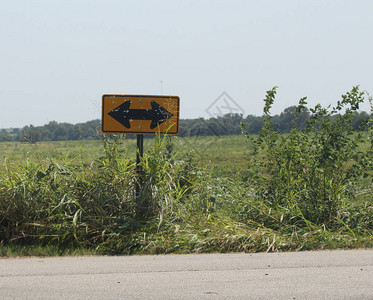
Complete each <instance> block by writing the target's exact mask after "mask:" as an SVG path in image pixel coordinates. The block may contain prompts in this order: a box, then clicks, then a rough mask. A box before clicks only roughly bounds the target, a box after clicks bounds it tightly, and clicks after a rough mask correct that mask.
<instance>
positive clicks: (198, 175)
mask: <svg viewBox="0 0 373 300" xmlns="http://www.w3.org/2000/svg"><path fill="white" fill-rule="evenodd" d="M170 141H172V147H173V150H172V152H173V153H174V157H173V158H172V159H171V160H175V161H188V159H189V160H190V157H193V158H192V161H193V162H190V165H188V166H185V165H184V166H183V168H184V170H177V169H176V168H179V167H175V166H176V164H175V165H173V166H169V165H167V163H166V164H165V162H166V161H167V160H165V158H164V157H158V160H159V161H158V163H159V166H158V167H160V168H158V171H159V172H160V173H162V174H163V175H164V174H168V175H169V174H171V176H172V177H173V180H179V182H181V181H182V180H188V181H189V183H188V184H187V187H184V189H183V188H180V187H178V188H177V187H175V186H173V185H172V184H173V183H172V184H171V183H170V182H167V180H165V179H164V177H162V178H159V179H158V180H160V181H162V182H163V183H162V184H159V183H158V184H156V186H157V188H158V189H159V190H158V192H159V193H160V194H158V195H154V193H155V192H154V191H153V201H155V202H156V203H157V204H156V206H157V209H156V211H157V214H155V215H153V216H146V217H145V219H143V220H139V219H138V217H136V216H130V215H131V212H133V211H135V210H136V208H134V207H132V206H131V205H130V204H128V202H129V201H130V200H129V198H131V196H129V197H127V198H126V197H123V196H118V195H120V194H128V187H129V186H132V190H133V180H134V179H133V178H132V179H131V178H130V177H131V176H132V177H135V173H134V171H133V169H134V167H133V162H134V159H135V153H136V150H135V144H136V141H135V140H133V139H125V138H121V139H119V140H118V141H116V142H115V143H114V144H115V147H116V149H115V150H113V148H111V150H110V151H112V152H116V153H117V157H116V158H115V159H117V160H118V161H117V162H121V163H123V162H126V163H125V166H124V165H123V164H121V165H119V166H118V165H117V166H116V167H112V166H110V167H109V166H108V163H109V160H110V159H108V157H107V154H108V153H105V147H104V145H103V142H102V141H69V142H41V143H37V144H27V143H1V144H0V152H1V153H2V154H3V157H4V161H3V164H2V165H1V167H0V168H1V172H2V175H3V176H2V181H0V182H1V190H0V191H1V192H2V198H1V201H2V202H3V205H2V212H3V213H4V211H6V212H7V213H9V207H5V206H4V203H7V202H8V201H7V200H10V201H12V202H16V201H20V202H19V203H18V204H17V207H13V209H14V211H13V213H14V214H19V213H22V214H26V213H25V212H23V211H22V210H23V209H29V210H30V209H31V210H35V212H34V213H33V214H31V215H30V216H24V218H25V219H26V220H24V221H23V222H24V223H25V224H21V223H22V220H21V219H22V218H20V221H19V223H18V224H17V225H16V224H13V225H12V226H16V227H17V230H15V232H14V236H13V237H12V238H10V239H8V241H7V242H6V241H5V238H4V237H3V241H2V243H1V246H0V249H1V250H0V254H1V255H20V254H21V255H59V254H66V255H74V254H82V253H83V254H84V253H86V254H94V253H101V254H103V253H106V254H107V253H116V254H117V253H126V254H129V253H171V252H175V253H189V252H227V251H247V252H254V251H285V250H301V249H320V248H338V247H366V246H367V247H370V246H372V245H373V239H372V236H371V233H372V230H371V229H370V230H368V229H369V228H365V229H361V228H360V227H359V226H361V224H360V223H359V224H358V225H357V227H356V228H354V229H351V228H350V227H349V226H348V225H347V224H346V226H345V225H343V224H342V223H340V224H339V225H340V226H337V227H336V228H337V229H336V228H327V227H325V224H320V225H318V224H316V223H312V222H304V224H303V225H301V224H299V223H300V219H301V218H300V217H299V215H298V216H296V215H292V213H294V212H291V211H290V210H289V209H288V208H287V209H276V208H275V207H270V205H269V204H268V203H266V202H258V200H255V197H253V195H252V188H253V187H252V186H250V185H248V184H247V182H246V180H245V178H246V176H247V174H246V173H247V171H246V169H247V166H248V162H249V160H250V158H251V157H252V156H253V151H252V150H253V146H252V145H251V144H250V143H248V141H247V140H246V139H245V137H244V136H222V137H196V138H185V139H180V138H177V137H172V138H171V139H170V140H169V139H168V138H167V139H165V140H164V141H163V145H161V146H159V145H158V146H159V147H158V146H157V143H156V139H155V138H151V139H146V140H145V151H149V157H148V159H151V157H152V156H157V154H155V152H154V150H155V151H156V152H157V151H158V152H161V151H164V150H165V148H166V144H167V143H169V142H170ZM158 142H159V141H158ZM111 146H112V145H111ZM157 147H158V148H157ZM363 147H366V145H363ZM112 159H113V158H112ZM155 159H157V158H155ZM25 161H28V163H25ZM103 162H106V164H107V165H106V167H107V168H106V167H105V169H102V168H100V167H97V166H96V167H94V165H96V164H100V163H101V164H102V163H103ZM147 163H148V164H150V163H151V162H149V161H148V162H147ZM162 163H163V165H162ZM54 164H56V165H57V166H59V167H60V169H58V167H56V165H54ZM51 165H54V169H53V170H54V171H53V172H54V178H53V179H52V178H51V179H48V180H44V179H40V178H39V179H35V178H37V177H38V176H39V175H40V174H44V173H41V172H46V170H48V168H49V167H50V166H51ZM101 167H102V165H101ZM112 168H114V169H112ZM164 168H168V170H167V171H164ZM188 168H190V169H192V170H193V172H190V170H189V171H187V169H188ZM67 169H68V170H67ZM129 169H130V170H129ZM162 169H163V171H162ZM131 170H132V171H131ZM9 172H10V173H9ZM69 172H71V173H69ZM121 172H122V174H121ZM131 172H132V173H131ZM150 172H152V171H151V170H150ZM183 172H185V173H183ZM187 172H190V173H191V174H192V175H190V174H189V175H188V174H186V173H187ZM67 173H68V174H70V175H66V174H67ZM73 173H74V174H73ZM4 174H10V175H8V176H9V177H8V178H6V176H4ZM38 174H39V175H38ZM126 174H127V175H126ZM148 175H149V174H148ZM163 175H162V176H163ZM43 176H44V175H43ZM103 176H107V178H103ZM150 176H153V177H156V176H155V175H154V174H150ZM188 176H189V178H185V177H188ZM47 177H48V176H46V177H45V178H47ZM118 178H119V179H118ZM5 182H6V184H5ZM120 182H122V183H123V182H126V184H125V185H124V186H123V185H122V184H120ZM165 182H167V183H166V184H165ZM118 184H119V187H115V188H114V185H118ZM81 185H83V187H82V186H81ZM103 185H106V186H105V187H103ZM162 185H163V186H162ZM37 186H38V187H37ZM57 186H59V187H57ZM82 188H85V189H86V191H85V193H83V192H82V191H81V189H82ZM107 188H110V189H113V190H111V191H109V190H107ZM6 189H7V192H5V190H6ZM172 189H176V190H177V191H176V192H175V191H171V192H170V190H172ZM47 190H48V191H47ZM165 190H167V191H165ZM361 190H366V184H364V188H361ZM97 192H100V193H102V197H100V198H96V200H94V199H95V197H96V194H97ZM36 193H39V194H40V197H39V196H38V197H36V196H35V194H36ZM130 193H131V192H130ZM87 194H88V195H87ZM175 194H179V196H178V195H175ZM181 194H182V196H180V195H181ZM6 195H8V197H12V198H13V199H5V198H4V197H6ZM79 195H80V196H79ZM165 196H166V197H165ZM80 197H81V198H80ZM84 197H86V199H83V198H84ZM168 197H169V198H174V199H175V198H176V200H177V199H179V200H177V201H179V202H178V203H166V202H165V199H167V198H168ZM68 198H69V199H68ZM183 198H185V199H183ZM355 200H356V201H357V202H359V203H361V204H362V205H365V208H369V209H366V210H365V211H362V210H361V207H360V206H359V208H358V211H357V212H356V211H348V212H346V211H344V213H348V214H350V216H349V218H356V217H357V216H356V213H360V212H361V213H363V214H367V215H366V218H368V217H371V216H373V214H372V210H371V198H370V194H369V195H368V197H367V195H363V196H360V197H358V198H356V199H355ZM28 201H29V202H30V203H27V202H28ZM92 201H97V203H96V204H95V205H94V207H93V208H89V209H88V208H86V207H84V206H86V205H92ZM169 201H171V200H169ZM186 201H187V202H188V203H185V202H186ZM109 202H110V203H109ZM8 203H9V202H8ZM123 203H126V205H127V208H126V209H127V210H126V211H122V212H121V213H120V214H119V215H116V214H117V213H118V212H117V210H118V208H119V207H120V206H121V205H123ZM364 203H365V204H364ZM8 205H9V204H8ZM32 205H40V206H41V207H40V210H42V209H45V210H46V212H40V211H38V209H36V208H35V207H32V208H31V207H30V206H32ZM150 205H152V206H153V207H154V202H153V203H152V204H150ZM21 206H24V207H23V208H21ZM48 206H49V208H48ZM42 207H44V208H42ZM102 209H104V210H106V212H104V211H102ZM90 210H92V211H90ZM56 211H59V212H58V213H56ZM89 211H90V212H89ZM43 214H45V215H43ZM84 214H87V217H86V218H85V217H84ZM90 214H93V215H94V216H93V219H90V220H89V218H92V216H90V217H88V215H90ZM135 214H136V213H135ZM353 214H355V215H353ZM41 215H43V216H42V217H40V216H41ZM18 217H19V215H18ZM123 218H124V219H125V218H127V219H128V220H127V221H126V222H124V223H125V224H123ZM292 218H293V219H292ZM52 219H53V220H52ZM97 219H101V221H100V220H97ZM286 219H287V220H286ZM294 220H296V221H294ZM92 222H93V223H94V224H93V223H92ZM369 222H370V223H369ZM369 222H368V223H369V224H371V221H369ZM2 223H3V235H5V233H4V227H5V226H4V224H5V222H4V218H3V222H2ZM79 223H80V224H79ZM89 223H91V224H89ZM7 225H8V226H9V224H7ZM124 225H125V226H124ZM90 226H91V227H92V228H89V227H90ZM123 226H124V227H125V228H123ZM329 226H330V227H333V226H331V225H329ZM369 226H371V225H369ZM40 228H44V229H46V228H48V229H47V230H45V231H44V230H40ZM35 235H40V236H39V237H38V238H37V239H36V242H35ZM38 240H39V241H40V242H38Z"/></svg>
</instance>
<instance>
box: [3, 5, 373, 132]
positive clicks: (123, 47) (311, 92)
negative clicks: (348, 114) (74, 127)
mask: <svg viewBox="0 0 373 300" xmlns="http://www.w3.org/2000/svg"><path fill="white" fill-rule="evenodd" d="M372 70H373V1H371V0H354V1H352V0H350V1H344V0H338V1H337V0H334V1H332V0H307V1H306V0H281V1H280V0H251V1H250V0H246V1H240V0H226V1H219V0H209V1H207V0H196V1H192V0H190V1H181V0H157V1H142V0H137V1H125V0H105V1H103V0H84V1H83V0H73V1H71V0H14V1H5V0H4V1H1V2H0V101H1V102H0V103H1V109H0V128H19V127H23V126H26V125H30V124H32V125H34V126H39V125H44V124H46V123H48V122H50V121H57V122H68V123H73V124H75V123H81V122H86V121H89V120H93V119H99V118H101V101H102V100H101V97H102V95H103V94H140V95H175V96H179V97H180V116H181V118H184V119H185V118H197V117H205V118H208V117H210V116H211V115H214V114H216V110H215V112H213V111H212V110H213V109H215V108H219V107H220V108H221V109H220V110H219V109H218V113H226V112H240V113H243V114H244V115H249V114H250V115H261V114H262V110H263V99H264V97H265V93H266V91H267V90H269V89H271V88H272V87H273V86H278V87H279V88H278V94H277V97H276V101H275V104H274V107H273V110H272V112H273V114H278V113H280V112H281V111H283V110H284V109H285V108H286V107H289V106H291V105H296V104H297V102H298V100H299V99H300V98H301V97H304V96H307V97H308V102H309V106H314V105H316V104H317V103H321V104H322V105H324V106H327V105H330V104H334V103H336V101H337V100H339V99H340V97H341V95H342V94H344V93H346V92H347V91H349V90H351V88H352V87H353V86H354V85H360V88H361V89H362V90H367V91H368V92H370V93H371V94H373V73H372ZM221 96H222V97H221ZM222 101H223V102H222ZM224 101H225V103H226V104H229V105H228V106H229V107H231V108H232V107H233V108H232V109H230V111H224ZM227 101H228V102H229V103H228V102H227ZM226 106H227V105H226ZM362 109H364V110H368V109H369V107H368V105H366V106H364V107H363V108H362Z"/></svg>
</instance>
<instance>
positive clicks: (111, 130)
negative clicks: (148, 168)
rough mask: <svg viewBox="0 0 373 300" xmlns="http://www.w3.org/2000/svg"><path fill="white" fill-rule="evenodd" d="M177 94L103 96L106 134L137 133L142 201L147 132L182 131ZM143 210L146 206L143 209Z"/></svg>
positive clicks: (138, 184)
mask: <svg viewBox="0 0 373 300" xmlns="http://www.w3.org/2000/svg"><path fill="white" fill-rule="evenodd" d="M179 105H180V98H179V97H177V96H152V95H103V96H102V123H101V125H102V132H103V133H105V134H115V133H119V134H136V135H137V147H136V172H137V175H138V180H137V181H136V199H137V203H138V204H140V203H141V202H142V199H141V198H142V197H141V191H142V189H143V188H142V184H143V175H142V173H143V172H142V167H141V159H142V157H143V154H144V134H153V135H154V134H157V133H158V134H168V135H175V134H178V133H179V119H180V118H179V110H180V109H179ZM141 210H143V208H141Z"/></svg>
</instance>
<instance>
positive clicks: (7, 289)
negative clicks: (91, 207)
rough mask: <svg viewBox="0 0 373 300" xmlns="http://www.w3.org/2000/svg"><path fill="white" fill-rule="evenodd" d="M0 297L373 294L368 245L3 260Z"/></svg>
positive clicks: (337, 296) (357, 296)
mask: <svg viewBox="0 0 373 300" xmlns="http://www.w3.org/2000/svg"><path fill="white" fill-rule="evenodd" d="M0 299H373V250H353V251H350V250H349V251H317V252H295V253H259V254H202V255H160V256H115V257H107V256H98V257H57V258H18V259H14V258H12V259H9V258H2V259H0Z"/></svg>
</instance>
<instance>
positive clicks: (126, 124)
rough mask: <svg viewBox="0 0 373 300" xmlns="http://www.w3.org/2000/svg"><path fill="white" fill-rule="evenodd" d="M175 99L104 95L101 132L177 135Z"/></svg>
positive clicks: (177, 109) (177, 100) (176, 103)
mask: <svg viewBox="0 0 373 300" xmlns="http://www.w3.org/2000/svg"><path fill="white" fill-rule="evenodd" d="M179 106H180V98H179V97H177V96H151V95H103V96H102V132H103V133H132V134H156V133H158V132H159V133H167V134H178V133H179Z"/></svg>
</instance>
